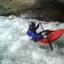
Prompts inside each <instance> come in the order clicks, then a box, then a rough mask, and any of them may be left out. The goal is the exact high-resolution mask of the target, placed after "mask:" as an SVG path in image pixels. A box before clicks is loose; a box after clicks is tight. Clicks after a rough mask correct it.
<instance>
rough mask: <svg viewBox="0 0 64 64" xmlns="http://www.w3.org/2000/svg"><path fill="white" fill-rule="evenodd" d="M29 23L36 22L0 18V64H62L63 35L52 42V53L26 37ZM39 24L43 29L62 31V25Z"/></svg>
mask: <svg viewBox="0 0 64 64" xmlns="http://www.w3.org/2000/svg"><path fill="white" fill-rule="evenodd" d="M30 21H34V22H35V23H37V21H38V20H35V19H23V18H22V17H16V16H9V17H4V16H0V64H64V35H62V36H61V37H60V38H59V39H57V40H56V41H55V42H54V44H53V47H54V50H53V51H50V48H49V47H48V46H47V47H44V48H43V47H42V48H40V47H39V45H38V44H37V43H35V42H33V41H31V40H30V38H29V37H28V36H27V35H26V32H27V30H28V24H29V22H30ZM41 23H42V26H43V27H44V29H52V30H55V29H58V28H59V29H60V28H61V29H64V23H58V22H44V21H42V22H41ZM39 31H42V29H41V27H39V29H38V30H37V32H39ZM55 45H56V47H55Z"/></svg>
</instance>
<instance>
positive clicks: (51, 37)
mask: <svg viewBox="0 0 64 64" xmlns="http://www.w3.org/2000/svg"><path fill="white" fill-rule="evenodd" d="M62 34H63V30H62V29H58V30H54V31H51V30H50V33H49V34H48V35H47V37H46V38H42V39H41V40H39V41H38V43H41V44H48V42H50V43H53V42H54V41H55V40H57V39H58V38H59V37H60V36H61V35H62Z"/></svg>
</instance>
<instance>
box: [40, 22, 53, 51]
mask: <svg viewBox="0 0 64 64" xmlns="http://www.w3.org/2000/svg"><path fill="white" fill-rule="evenodd" d="M40 25H41V23H40ZM41 28H42V30H43V31H44V29H43V27H42V25H41ZM45 35H46V34H45ZM46 36H47V35H46ZM46 38H47V40H48V43H49V46H50V48H51V50H53V47H52V44H51V43H50V41H49V38H48V37H46Z"/></svg>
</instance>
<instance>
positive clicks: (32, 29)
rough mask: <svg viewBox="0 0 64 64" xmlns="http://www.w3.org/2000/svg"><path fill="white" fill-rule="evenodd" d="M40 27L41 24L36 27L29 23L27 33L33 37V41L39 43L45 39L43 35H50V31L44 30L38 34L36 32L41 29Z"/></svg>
mask: <svg viewBox="0 0 64 64" xmlns="http://www.w3.org/2000/svg"><path fill="white" fill-rule="evenodd" d="M39 25H40V22H39V23H38V24H37V25H35V23H34V22H30V23H29V29H28V31H27V35H28V36H31V37H32V40H33V41H38V40H40V39H42V38H43V35H45V34H48V33H49V30H44V31H41V32H39V33H37V32H36V30H37V29H38V28H39ZM44 33H45V34H44Z"/></svg>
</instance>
